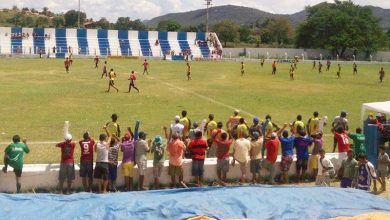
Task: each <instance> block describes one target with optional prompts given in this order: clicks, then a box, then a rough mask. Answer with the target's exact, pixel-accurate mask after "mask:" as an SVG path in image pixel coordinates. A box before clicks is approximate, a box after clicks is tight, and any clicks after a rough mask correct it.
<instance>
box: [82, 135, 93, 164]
mask: <svg viewBox="0 0 390 220" xmlns="http://www.w3.org/2000/svg"><path fill="white" fill-rule="evenodd" d="M79 144H80V148H81V156H80V162H93V147H94V145H95V141H94V140H93V139H87V140H82V141H80V142H79Z"/></svg>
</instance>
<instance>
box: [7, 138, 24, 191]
mask: <svg viewBox="0 0 390 220" xmlns="http://www.w3.org/2000/svg"><path fill="white" fill-rule="evenodd" d="M12 141H13V143H12V144H10V145H8V147H7V148H6V149H5V151H4V152H5V153H4V167H3V172H4V173H6V172H7V168H8V165H9V166H11V167H12V168H14V173H15V176H16V192H17V193H20V189H21V188H22V184H21V182H20V179H21V177H22V169H23V156H24V153H29V152H30V149H29V148H28V146H27V140H26V139H23V143H20V136H19V135H14V136H13V137H12Z"/></svg>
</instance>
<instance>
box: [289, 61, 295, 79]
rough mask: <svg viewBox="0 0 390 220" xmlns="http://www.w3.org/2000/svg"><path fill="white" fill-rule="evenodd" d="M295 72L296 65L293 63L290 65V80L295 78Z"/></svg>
mask: <svg viewBox="0 0 390 220" xmlns="http://www.w3.org/2000/svg"><path fill="white" fill-rule="evenodd" d="M294 72H295V69H294V66H293V65H292V64H291V67H290V80H294Z"/></svg>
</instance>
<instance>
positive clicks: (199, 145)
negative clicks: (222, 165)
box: [188, 131, 208, 186]
mask: <svg viewBox="0 0 390 220" xmlns="http://www.w3.org/2000/svg"><path fill="white" fill-rule="evenodd" d="M207 148H208V146H207V141H206V140H205V139H204V138H202V131H197V132H196V133H195V139H194V140H192V141H191V142H190V143H189V145H188V149H189V150H190V151H191V157H192V169H191V171H192V176H193V177H194V178H195V182H196V184H195V185H196V186H202V181H203V173H204V160H205V158H206V150H207Z"/></svg>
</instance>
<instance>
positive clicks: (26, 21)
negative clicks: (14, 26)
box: [20, 16, 35, 27]
mask: <svg viewBox="0 0 390 220" xmlns="http://www.w3.org/2000/svg"><path fill="white" fill-rule="evenodd" d="M20 25H21V26H22V27H34V25H35V22H34V19H33V18H32V17H31V16H25V17H24V18H23V20H22V21H21V24H20Z"/></svg>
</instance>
